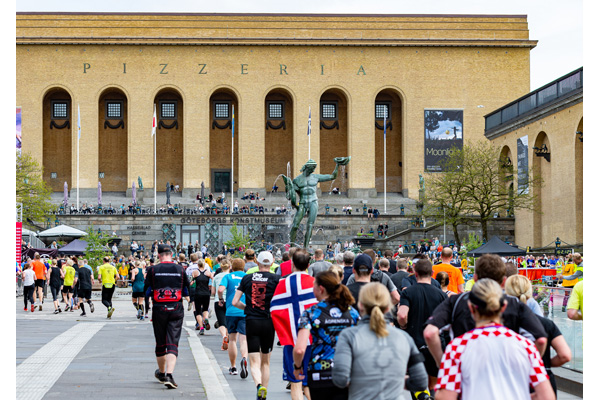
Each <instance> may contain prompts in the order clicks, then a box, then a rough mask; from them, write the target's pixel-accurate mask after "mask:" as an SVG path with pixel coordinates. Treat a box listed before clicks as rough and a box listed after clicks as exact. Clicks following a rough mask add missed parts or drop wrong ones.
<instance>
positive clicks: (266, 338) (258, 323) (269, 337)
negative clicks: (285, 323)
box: [246, 318, 275, 354]
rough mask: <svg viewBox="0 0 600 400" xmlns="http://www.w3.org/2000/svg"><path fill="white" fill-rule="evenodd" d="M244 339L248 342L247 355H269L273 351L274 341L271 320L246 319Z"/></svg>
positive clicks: (273, 329)
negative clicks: (259, 353)
mask: <svg viewBox="0 0 600 400" xmlns="http://www.w3.org/2000/svg"><path fill="white" fill-rule="evenodd" d="M246 339H247V341H248V353H258V352H259V351H260V352H261V353H263V354H269V353H270V352H271V351H272V350H273V342H274V341H275V328H274V327H273V320H271V319H270V318H269V319H247V320H246Z"/></svg>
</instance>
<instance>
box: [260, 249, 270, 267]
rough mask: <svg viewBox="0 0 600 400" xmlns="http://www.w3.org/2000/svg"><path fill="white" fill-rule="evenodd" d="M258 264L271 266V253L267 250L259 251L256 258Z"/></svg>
mask: <svg viewBox="0 0 600 400" xmlns="http://www.w3.org/2000/svg"><path fill="white" fill-rule="evenodd" d="M256 261H258V263H259V264H262V265H268V266H271V265H272V264H273V261H274V260H273V254H271V252H269V251H261V252H260V253H258V257H257V258H256Z"/></svg>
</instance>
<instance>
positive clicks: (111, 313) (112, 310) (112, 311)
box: [106, 307, 115, 319]
mask: <svg viewBox="0 0 600 400" xmlns="http://www.w3.org/2000/svg"><path fill="white" fill-rule="evenodd" d="M114 312H115V308H114V307H111V308H109V309H108V315H107V316H106V318H109V319H110V317H112V315H113V313H114Z"/></svg>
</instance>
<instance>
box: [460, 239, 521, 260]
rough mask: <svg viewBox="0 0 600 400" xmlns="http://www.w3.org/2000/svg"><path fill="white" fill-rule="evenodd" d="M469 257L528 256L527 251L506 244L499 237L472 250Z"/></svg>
mask: <svg viewBox="0 0 600 400" xmlns="http://www.w3.org/2000/svg"><path fill="white" fill-rule="evenodd" d="M467 254H468V256H469V257H480V256H482V255H484V254H497V255H499V256H524V255H525V254H527V252H526V251H525V250H521V249H519V248H517V247H514V246H511V245H508V244H506V243H504V242H503V241H502V240H501V239H500V238H499V237H498V236H494V237H493V238H491V239H490V240H489V241H488V242H487V243H486V244H484V245H483V246H480V247H478V248H476V249H475V250H471V251H469V252H468V253H467Z"/></svg>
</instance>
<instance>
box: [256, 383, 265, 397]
mask: <svg viewBox="0 0 600 400" xmlns="http://www.w3.org/2000/svg"><path fill="white" fill-rule="evenodd" d="M266 398H267V388H266V387H264V386H263V385H258V386H257V387H256V399H257V400H265V399H266Z"/></svg>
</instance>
